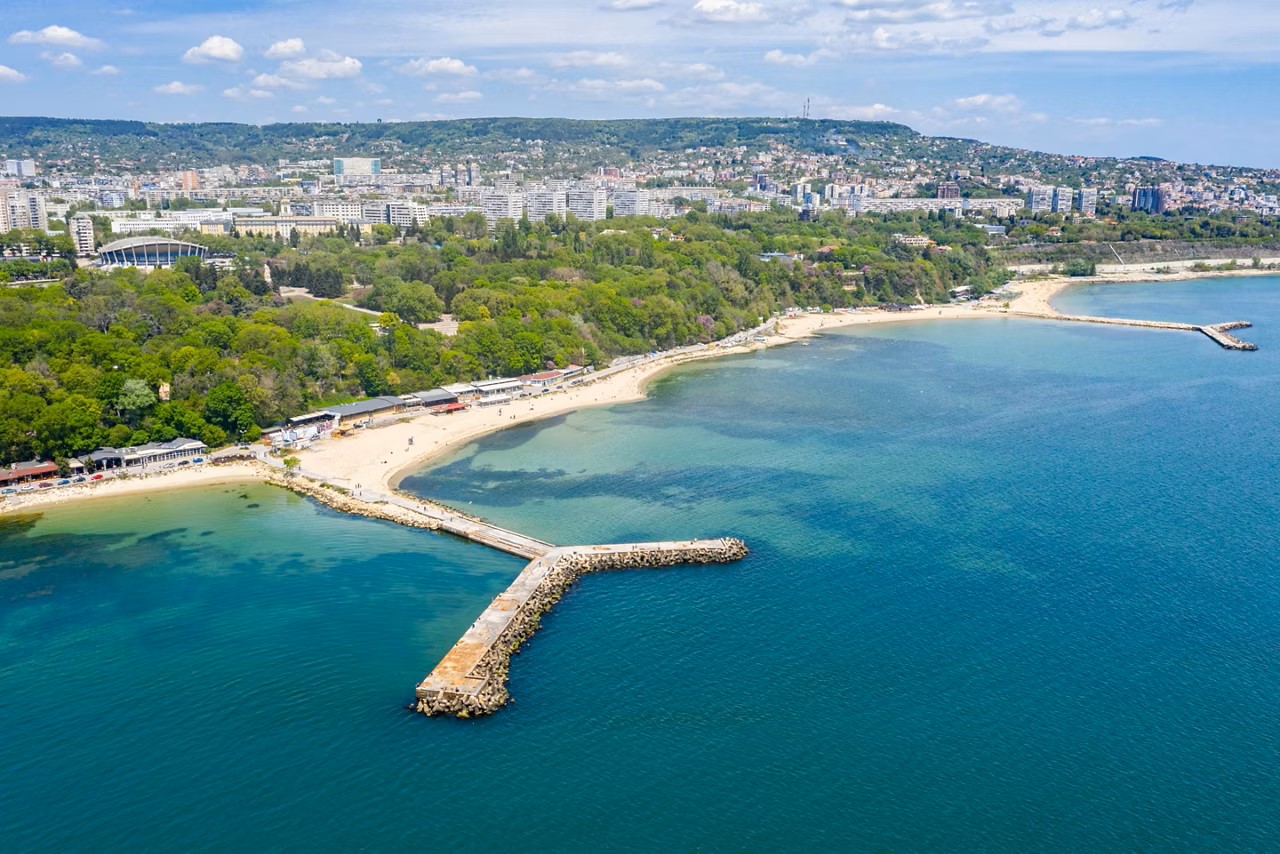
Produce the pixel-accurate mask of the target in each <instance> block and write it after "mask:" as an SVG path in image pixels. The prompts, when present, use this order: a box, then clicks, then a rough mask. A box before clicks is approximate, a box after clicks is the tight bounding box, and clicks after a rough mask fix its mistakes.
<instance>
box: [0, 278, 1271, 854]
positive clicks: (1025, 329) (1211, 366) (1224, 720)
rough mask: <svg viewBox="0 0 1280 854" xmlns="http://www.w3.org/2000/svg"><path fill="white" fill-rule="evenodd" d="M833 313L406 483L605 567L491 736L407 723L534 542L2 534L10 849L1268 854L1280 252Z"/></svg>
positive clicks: (38, 528)
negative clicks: (986, 310)
mask: <svg viewBox="0 0 1280 854" xmlns="http://www.w3.org/2000/svg"><path fill="white" fill-rule="evenodd" d="M1059 304H1060V305H1061V307H1062V308H1064V309H1065V310H1069V311H1073V312H1081V313H1097V314H1112V315H1115V316H1139V317H1154V318H1162V319H1166V318H1167V319H1187V320H1193V321H1197V322H1211V321H1219V320H1228V319H1236V318H1237V317H1246V318H1248V319H1251V320H1253V321H1254V322H1255V323H1256V324H1257V326H1256V328H1254V329H1251V330H1245V331H1244V332H1243V333H1242V335H1243V337H1246V338H1248V339H1249V340H1253V341H1255V342H1257V343H1258V344H1259V345H1260V346H1261V347H1262V349H1261V350H1260V351H1258V352H1256V353H1228V352H1226V351H1223V350H1221V349H1219V348H1218V347H1216V346H1215V345H1213V344H1212V343H1211V342H1209V341H1208V340H1207V339H1205V338H1203V337H1202V336H1198V335H1191V334H1185V333H1176V332H1161V331H1146V330H1124V329H1112V328H1100V327H1098V328H1096V327H1090V326H1084V325H1069V324H1052V323H1041V322H1033V321H1023V320H1011V321H1006V320H991V321H986V320H982V321H972V322H964V323H953V324H945V325H938V324H929V323H911V324H904V325H897V326H891V327H879V328H877V329H874V330H871V331H869V332H859V334H856V335H855V334H850V333H837V334H831V335H828V336H826V337H824V338H822V339H820V340H817V341H815V342H814V343H813V344H812V346H808V347H792V348H786V349H782V350H772V351H769V352H767V353H761V354H757V355H752V356H747V357H741V358H736V359H731V360H726V361H724V362H721V363H718V364H716V365H710V364H706V363H704V364H700V365H695V366H692V367H690V368H687V369H684V370H681V371H679V372H677V373H674V374H672V375H669V376H668V377H667V378H666V379H664V380H662V381H660V382H659V383H658V384H656V385H655V387H654V389H653V395H652V397H651V399H650V400H648V401H645V402H643V403H639V404H633V405H627V406H620V407H616V408H611V409H601V410H591V411H584V412H581V413H575V414H573V415H569V416H567V417H565V418H561V419H558V420H555V421H553V422H548V423H544V424H540V425H537V426H533V427H525V428H518V429H513V430H509V431H504V432H503V433H499V434H495V435H493V436H491V437H488V438H486V439H484V440H482V441H481V442H479V443H477V444H475V445H473V446H471V447H469V448H467V449H464V450H463V451H461V452H459V453H458V454H457V455H455V456H454V457H453V458H451V459H448V460H443V461H441V462H440V463H439V464H438V465H436V466H435V467H433V468H432V469H431V470H430V471H427V472H424V473H423V474H422V475H420V476H419V477H417V478H414V479H412V480H411V481H409V482H407V483H406V485H407V486H410V487H411V488H415V489H418V490H420V491H422V492H424V493H426V494H431V495H435V496H438V497H441V498H443V499H444V500H446V501H449V502H451V503H454V504H458V505H466V506H468V509H470V510H472V511H473V512H478V513H482V514H484V515H487V516H489V517H491V518H493V519H494V520H495V521H498V522H500V523H502V524H506V525H510V526H512V527H517V528H519V529H521V530H525V531H527V532H528V533H530V534H534V535H536V536H541V537H544V538H547V539H551V540H553V541H557V542H565V543H568V542H598V541H611V540H632V539H658V538H664V537H688V536H716V535H721V534H735V535H739V536H743V537H744V538H745V539H747V541H748V542H749V543H750V545H751V546H752V548H753V552H752V555H751V556H750V557H749V558H748V559H747V560H745V561H743V562H742V563H739V564H735V565H732V566H727V567H710V568H708V567H701V568H681V569H674V570H663V571H649V572H635V573H614V574H607V575H601V576H595V577H591V578H588V579H586V580H585V581H584V582H583V583H582V584H580V585H579V586H578V587H577V588H575V589H574V590H573V591H572V592H571V593H570V594H569V595H568V596H567V597H566V598H565V599H564V600H563V602H562V603H561V605H560V606H559V607H558V608H557V610H556V611H555V612H554V613H553V614H551V615H550V616H549V617H548V618H547V619H546V621H545V627H544V629H543V630H542V631H541V632H540V633H539V634H538V636H537V637H536V638H535V640H534V641H533V643H532V645H531V646H530V647H529V648H528V649H527V650H526V651H525V652H524V653H523V654H522V655H520V656H519V657H518V658H517V659H516V660H515V662H514V664H513V670H512V686H511V687H512V691H513V693H514V695H515V697H516V699H517V702H516V703H515V705H513V706H512V707H510V708H508V709H506V710H504V711H503V712H501V713H500V714H498V715H496V716H494V717H493V718H490V719H486V720H479V721H467V722H457V721H442V720H428V719H425V718H420V717H416V716H413V715H410V714H408V713H406V712H405V711H404V709H403V708H402V706H403V704H404V703H406V702H407V701H408V700H409V699H410V696H411V692H412V686H413V684H414V683H415V682H416V681H417V679H419V678H420V677H421V676H422V675H423V674H424V673H425V672H426V671H427V670H428V669H430V667H431V665H433V664H434V663H435V661H436V660H437V659H438V658H439V656H440V655H441V654H443V652H444V651H445V650H446V649H447V648H448V647H449V645H450V644H451V643H452V642H453V640H455V639H456V637H457V636H458V634H459V633H460V632H461V630H462V629H463V628H464V627H465V626H466V625H467V624H468V623H469V622H470V620H471V619H472V618H473V617H474V615H475V614H476V613H478V612H479V611H480V610H481V609H482V608H483V607H484V605H485V604H486V603H487V602H488V600H489V599H490V598H491V597H492V595H493V594H494V593H495V592H496V591H497V590H499V589H501V588H502V587H503V586H505V585H506V584H507V583H508V582H509V580H510V579H511V578H512V577H514V575H515V573H516V572H518V570H519V568H520V562H519V561H517V560H515V559H513V558H508V557H505V556H502V555H498V554H495V553H493V552H491V551H488V550H485V549H483V548H479V547H474V546H469V545H465V544H462V543H459V542H456V541H453V540H450V539H448V538H444V537H439V536H436V535H433V534H428V533H424V532H419V531H410V530H406V529H402V528H399V527H397V526H394V525H390V524H386V523H381V522H374V521H369V520H361V519H351V518H346V517H342V516H340V515H338V514H336V513H333V512H331V511H328V510H326V509H323V508H317V507H315V506H313V505H311V504H309V503H307V502H305V501H303V500H301V499H298V498H296V497H294V496H291V495H288V494H285V493H280V492H277V491H274V490H271V489H269V488H266V487H255V488H250V489H245V488H239V489H233V488H227V489H217V490H213V491H209V492H204V493H182V494H175V495H166V496H164V497H162V498H151V499H128V500H124V499H122V500H119V501H116V502H112V503H105V502H104V503H103V504H102V505H100V506H95V507H92V508H89V507H77V508H62V509H58V510H56V511H51V512H49V513H48V514H46V515H45V516H44V517H42V518H40V519H39V520H38V521H34V522H31V523H18V522H12V521H8V522H7V523H6V525H5V527H4V529H3V533H2V534H0V536H3V539H0V732H2V733H4V736H3V738H2V739H0V803H2V804H4V808H3V810H0V843H2V844H4V847H5V848H7V849H19V848H41V849H54V848H72V849H83V848H87V847H94V848H100V849H106V850H118V849H124V848H137V847H144V848H152V849H171V848H184V849H197V850H199V849H205V850H209V849H219V850H221V849H226V848H233V847H234V848H255V849H260V848H267V847H274V848H286V849H294V848H303V847H322V848H351V847H363V848H372V849H383V848H388V847H391V846H393V845H409V844H415V843H416V844H419V845H429V846H437V845H449V846H453V847H458V848H462V849H465V850H494V849H499V848H501V849H510V848H514V847H532V846H536V847H539V848H557V849H567V850H593V849H599V848H622V849H659V848H661V849H671V848H675V849H700V848H702V849H711V850H724V849H732V850H738V849H748V850H761V849H771V848H784V849H791V848H801V847H805V848H808V847H814V846H820V847H824V848H835V849H850V848H859V849H861V848H887V849H921V848H979V847H981V848H997V849H1002V850H1025V849H1050V848H1053V849H1059V848H1091V849H1099V848H1106V849H1117V848H1135V847H1145V848H1172V849H1183V850H1191V849H1194V850H1201V849H1204V848H1226V847H1230V848H1253V849H1258V848H1266V847H1271V846H1272V845H1273V843H1274V840H1275V839H1276V838H1277V837H1280V811H1277V810H1276V808H1275V804H1276V803H1277V801H1278V800H1280V770H1277V768H1280V764H1278V763H1277V759H1280V756H1277V750H1278V746H1280V713H1278V712H1277V709H1280V561H1278V560H1277V558H1276V556H1275V552H1276V545H1277V542H1278V540H1277V536H1276V533H1275V532H1276V527H1277V523H1280V498H1277V495H1276V490H1275V484H1276V483H1277V480H1278V477H1277V476H1278V475H1280V455H1278V454H1277V451H1276V440H1277V438H1278V436H1277V430H1276V427H1275V426H1274V423H1273V418H1274V417H1275V414H1276V413H1277V411H1278V406H1277V404H1280V391H1278V389H1280V385H1278V384H1277V379H1278V378H1280V280H1276V279H1250V280H1239V279H1236V280H1221V281H1217V280H1215V281H1201V282H1191V283H1178V284H1164V285H1160V286H1158V287H1157V286H1126V287H1124V288H1085V289H1080V290H1077V291H1074V292H1072V293H1070V294H1067V295H1065V296H1064V297H1063V298H1062V299H1061V300H1060V301H1059Z"/></svg>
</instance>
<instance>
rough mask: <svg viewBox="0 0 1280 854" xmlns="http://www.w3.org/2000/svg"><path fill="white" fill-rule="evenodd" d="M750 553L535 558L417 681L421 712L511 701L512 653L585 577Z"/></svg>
mask: <svg viewBox="0 0 1280 854" xmlns="http://www.w3.org/2000/svg"><path fill="white" fill-rule="evenodd" d="M746 554H747V546H746V544H745V543H743V542H742V540H737V539H731V538H724V539H718V540H688V541H683V542H667V543H633V544H625V545H608V546H577V547H570V548H560V549H555V550H553V551H551V552H550V553H548V554H546V555H543V556H542V557H540V558H537V559H536V560H534V561H532V562H531V563H530V564H529V565H528V566H526V567H525V568H524V571H522V572H521V573H520V575H519V576H517V577H516V580H515V581H513V582H512V583H511V586H510V587H508V588H507V589H506V590H505V591H503V592H502V593H500V594H498V596H497V598H495V599H494V600H493V602H492V603H490V605H489V607H488V608H486V609H485V611H484V613H483V614H481V615H480V617H479V618H477V619H476V621H475V622H474V623H473V624H472V625H471V627H470V628H469V629H467V631H466V632H465V633H464V634H463V636H462V638H461V639H459V640H458V642H457V643H456V644H454V646H453V648H452V649H451V650H449V652H448V653H447V654H446V655H445V657H444V658H443V659H441V661H440V663H439V664H437V665H436V667H435V669H434V670H432V671H431V673H430V675H428V676H427V678H426V679H424V680H423V681H422V682H421V684H419V685H418V689H417V692H416V694H417V699H416V701H415V703H414V709H415V711H418V712H421V713H423V714H426V715H453V716H456V717H460V718H467V717H473V716H477V715H488V714H492V713H493V712H495V711H497V710H498V709H500V708H502V707H503V706H504V705H506V704H507V703H508V702H509V701H510V699H511V697H510V694H509V693H508V692H507V673H508V671H509V670H510V666H511V656H512V654H514V653H515V652H516V650H518V649H519V648H520V646H521V645H522V644H523V643H524V642H525V641H527V640H528V639H529V638H530V637H532V635H533V633H534V632H535V631H537V629H538V626H539V624H540V622H541V617H542V615H543V614H544V613H546V612H547V611H549V610H551V608H552V606H554V605H555V603H556V602H557V601H559V599H560V597H561V596H562V595H563V594H564V592H565V590H567V589H568V588H569V587H570V586H571V585H572V584H573V583H574V581H576V580H577V579H578V578H580V577H581V576H583V575H586V574H587V573H591V572H601V571H604V570H610V569H634V568H642V567H659V566H672V565H675V564H707V563H729V562H731V561H735V560H740V559H741V558H743V557H745V556H746Z"/></svg>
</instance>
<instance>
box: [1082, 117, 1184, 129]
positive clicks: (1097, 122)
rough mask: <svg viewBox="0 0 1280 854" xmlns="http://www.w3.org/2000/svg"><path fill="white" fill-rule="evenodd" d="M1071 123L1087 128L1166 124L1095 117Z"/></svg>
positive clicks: (1146, 119)
mask: <svg viewBox="0 0 1280 854" xmlns="http://www.w3.org/2000/svg"><path fill="white" fill-rule="evenodd" d="M1070 121H1071V122H1073V123H1075V124H1078V125H1084V126H1086V127H1098V128H1106V127H1159V126H1160V125H1162V124H1164V119H1154V118H1145V119H1110V118H1105V117H1101V116H1099V117H1095V118H1089V119H1070Z"/></svg>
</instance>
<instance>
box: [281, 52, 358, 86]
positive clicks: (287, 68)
mask: <svg viewBox="0 0 1280 854" xmlns="http://www.w3.org/2000/svg"><path fill="white" fill-rule="evenodd" d="M363 67H364V66H363V65H361V64H360V60H358V59H356V58H355V57H354V56H339V55H338V54H336V53H333V52H332V51H322V52H321V53H320V55H319V56H314V57H308V58H307V59H290V60H286V61H285V62H282V63H280V74H282V75H283V76H285V77H291V78H295V79H302V80H332V79H335V78H342V77H355V76H356V75H358V74H359V73H360V69H361V68H363Z"/></svg>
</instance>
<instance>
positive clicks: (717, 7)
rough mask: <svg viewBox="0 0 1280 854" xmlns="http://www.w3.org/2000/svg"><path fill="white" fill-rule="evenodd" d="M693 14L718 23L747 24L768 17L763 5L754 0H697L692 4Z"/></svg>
mask: <svg viewBox="0 0 1280 854" xmlns="http://www.w3.org/2000/svg"><path fill="white" fill-rule="evenodd" d="M693 14H694V15H695V16H697V17H698V18H701V19H702V20H704V21H713V22H715V23H720V24H749V23H755V22H762V21H767V20H768V19H769V13H768V11H767V10H766V9H765V8H764V5H763V4H761V3H756V2H754V0H698V2H696V3H694V4H693Z"/></svg>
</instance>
